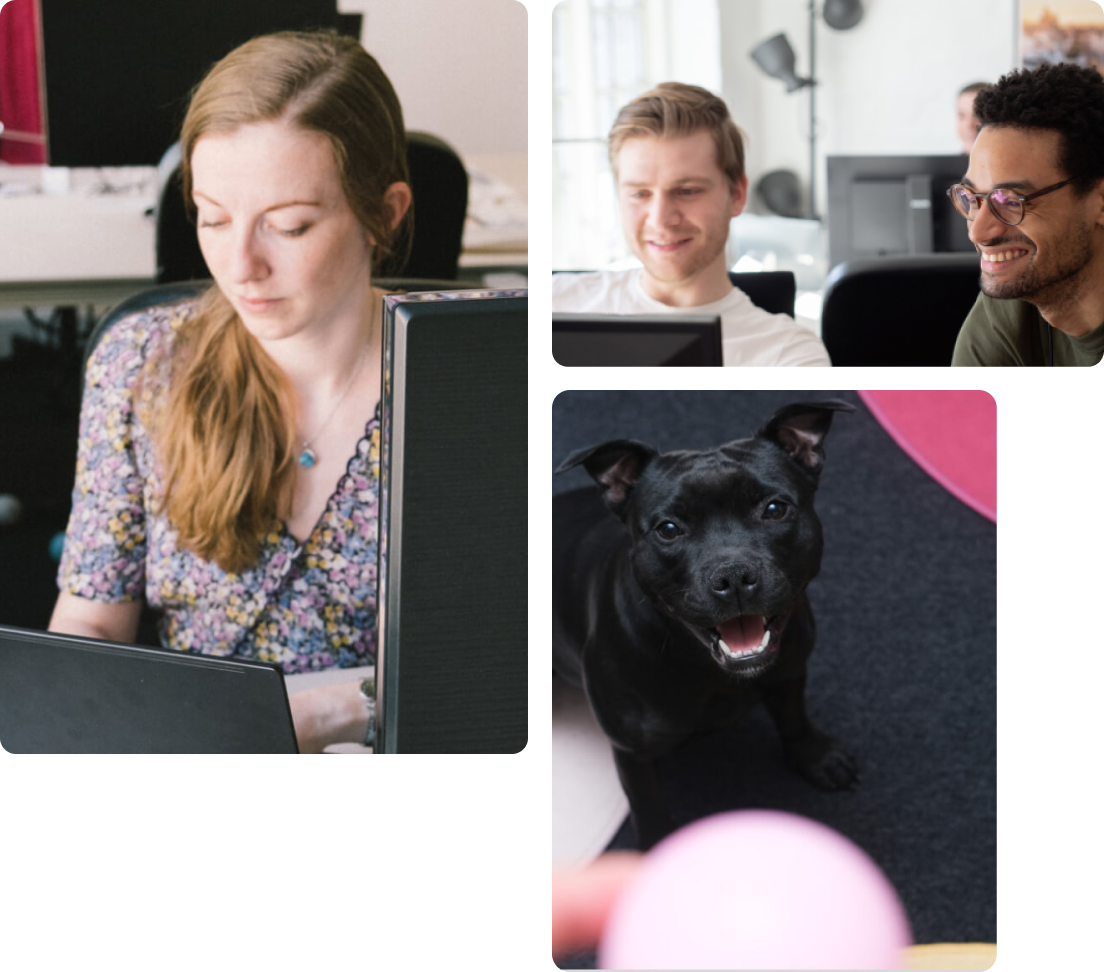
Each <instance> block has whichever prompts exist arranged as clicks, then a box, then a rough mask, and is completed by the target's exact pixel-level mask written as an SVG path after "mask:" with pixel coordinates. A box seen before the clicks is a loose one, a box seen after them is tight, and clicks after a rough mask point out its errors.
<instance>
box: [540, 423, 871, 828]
mask: <svg viewBox="0 0 1104 972" xmlns="http://www.w3.org/2000/svg"><path fill="white" fill-rule="evenodd" d="M853 411H854V407H853V406H851V405H849V404H847V403H846V402H839V401H826V402H819V403H815V404H796V405H789V406H787V407H786V408H783V409H782V410H781V411H779V412H778V413H777V414H775V415H774V416H773V417H772V418H771V419H770V420H769V421H768V422H767V423H766V425H764V426H763V427H762V428H761V429H760V430H759V431H758V433H756V435H755V437H754V438H751V439H741V440H738V441H736V442H729V443H727V444H726V445H722V446H719V447H718V448H716V449H713V450H710V451H707V452H669V453H664V454H660V453H658V452H657V451H656V450H655V449H653V448H651V447H650V446H647V445H644V444H643V443H640V442H634V441H629V440H618V441H614V442H607V443H605V444H604V445H599V446H595V447H594V448H591V449H583V450H581V451H578V452H574V453H572V454H571V455H570V456H568V457H567V459H565V460H564V462H563V463H562V464H561V465H560V467H559V468H558V469H557V470H556V472H563V471H564V470H567V469H571V468H572V467H574V466H577V465H580V464H582V465H583V466H585V468H586V470H587V472H588V473H590V475H591V476H592V477H593V478H594V479H595V481H596V482H597V483H598V485H599V487H600V489H599V490H595V489H593V488H589V487H588V488H586V489H579V490H574V491H571V492H568V493H563V494H561V495H559V496H557V497H555V499H554V501H553V507H552V522H553V553H552V557H553V560H552V602H553V604H552V611H553V666H554V668H555V670H556V672H557V673H558V674H559V675H561V676H563V677H565V678H567V679H568V680H569V681H571V682H573V683H575V684H577V685H582V686H583V687H584V688H585V690H586V694H587V698H588V699H589V701H590V706H591V709H592V710H593V712H594V715H595V717H596V718H597V720H598V723H599V725H601V727H602V729H603V731H604V732H605V734H606V735H607V736H608V737H609V739H610V741H611V742H612V743H613V747H614V757H615V760H616V763H617V771H618V775H619V777H620V779H621V785H622V787H623V788H624V790H625V795H626V796H627V797H628V799H629V805H630V807H631V810H632V817H633V822H634V825H635V827H636V834H637V839H638V841H639V842H640V845H641V846H642V847H643V848H648V847H651V846H652V845H653V844H655V843H656V842H657V841H658V840H660V839H661V838H662V837H664V836H665V835H666V834H667V833H669V832H670V831H671V829H672V823H671V820H670V817H669V815H668V812H667V808H666V804H665V801H664V799H663V797H662V793H661V790H660V785H659V779H658V777H657V775H656V772H655V766H654V761H655V759H656V758H658V757H660V756H662V755H664V754H666V753H668V752H670V751H671V750H672V749H674V748H675V747H677V746H678V745H679V744H680V743H682V742H684V741H686V740H687V739H688V738H690V737H691V736H692V735H694V734H696V733H697V732H699V731H701V730H703V729H712V728H719V727H721V726H724V725H727V724H729V723H731V722H732V721H734V720H735V719H737V718H739V716H740V715H741V714H743V713H744V712H746V711H747V710H748V709H749V708H750V707H751V706H753V705H755V704H756V703H758V702H763V703H764V704H765V705H766V706H767V709H768V710H769V712H770V714H771V716H772V718H773V720H774V723H775V725H776V726H777V728H778V732H779V734H780V735H781V737H782V741H783V744H784V747H785V751H786V755H787V757H788V759H789V760H790V762H791V764H792V765H793V766H794V767H795V768H796V769H797V771H798V772H799V773H801V774H802V775H803V776H804V777H805V778H806V779H808V780H810V781H811V782H813V783H815V784H816V785H818V786H821V787H823V788H825V789H833V790H834V789H847V788H849V787H851V786H852V785H853V784H854V783H855V782H856V781H857V779H858V777H857V773H856V768H855V763H854V761H853V760H852V758H851V757H850V756H849V755H848V754H847V753H846V752H844V751H843V750H842V749H841V748H840V747H839V746H838V745H837V744H836V743H835V742H834V741H833V740H832V739H830V738H829V737H828V736H826V735H825V734H824V733H822V732H820V731H819V730H818V729H816V728H815V727H814V726H813V725H812V724H811V723H810V722H809V718H808V716H807V715H806V713H805V663H806V661H807V660H808V658H809V655H810V653H811V652H812V650H813V642H814V640H815V628H814V625H813V615H812V611H811V610H810V607H809V601H808V598H807V597H806V594H805V589H806V587H807V586H808V584H809V582H810V581H811V580H812V579H813V578H814V577H815V576H816V575H817V573H818V571H819V570H820V558H821V550H822V546H823V540H822V534H821V526H820V520H819V519H818V518H817V515H816V512H815V511H814V510H813V495H814V493H815V492H816V488H817V483H818V480H819V477H820V471H821V468H822V466H823V464H824V449H823V446H822V443H823V440H824V437H825V435H826V434H827V432H828V429H829V427H830V425H831V423H832V415H833V413H834V412H853ZM609 511H612V512H613V513H614V514H616V518H614V517H612V516H610V515H609Z"/></svg>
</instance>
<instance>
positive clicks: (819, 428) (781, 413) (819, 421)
mask: <svg viewBox="0 0 1104 972" xmlns="http://www.w3.org/2000/svg"><path fill="white" fill-rule="evenodd" d="M853 411H855V406H854V405H852V404H850V403H849V402H843V401H839V400H838V399H829V400H828V401H824V402H797V403H795V404H793V405H787V406H786V407H785V408H781V409H779V410H778V411H777V412H775V413H774V415H772V416H771V417H770V419H769V420H768V421H767V424H766V425H764V426H763V427H762V428H761V429H760V430H759V431H758V432H756V433H755V434H756V435H757V436H758V437H759V438H761V439H766V440H767V441H769V442H773V443H775V445H778V446H781V448H783V449H784V450H785V451H786V452H787V453H789V455H790V456H791V457H793V459H795V460H796V461H797V462H798V463H799V464H800V465H801V467H802V468H803V469H804V470H805V471H806V472H808V473H810V474H811V475H812V476H813V477H814V478H819V477H820V470H821V469H822V468H823V466H824V445H823V443H824V437H825V436H826V435H827V434H828V429H830V428H831V427H832V415H833V413H835V412H853Z"/></svg>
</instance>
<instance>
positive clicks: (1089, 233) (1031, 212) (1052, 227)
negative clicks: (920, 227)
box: [950, 64, 1104, 365]
mask: <svg viewBox="0 0 1104 972" xmlns="http://www.w3.org/2000/svg"><path fill="white" fill-rule="evenodd" d="M974 112H975V114H976V115H977V118H978V121H979V122H980V123H981V131H980V132H979V134H978V137H977V141H976V142H975V143H974V147H973V150H972V151H971V153H970V167H969V170H968V171H967V174H966V178H965V179H963V181H962V184H961V185H958V186H954V187H953V188H952V189H951V190H950V192H951V198H952V199H953V200H954V203H955V206H956V207H957V208H958V210H959V212H961V213H962V214H963V215H964V216H965V217H966V218H967V219H968V220H969V221H970V239H971V240H972V241H973V243H974V246H975V247H976V248H977V251H978V253H979V254H980V255H981V281H980V286H981V294H980V295H979V296H978V299H977V303H976V304H975V305H974V308H973V310H972V311H971V312H970V314H969V316H968V317H967V318H966V321H965V323H964V324H963V325H962V330H961V331H960V332H959V335H958V342H957V344H956V345H955V352H954V360H953V363H954V364H956V365H1051V364H1053V365H1095V364H1097V363H1098V362H1099V361H1100V360H1101V357H1104V78H1102V77H1101V76H1100V74H1098V73H1097V72H1096V71H1095V70H1093V69H1091V68H1082V67H1077V66H1076V65H1073V64H1044V65H1043V66H1041V67H1039V68H1036V69H1035V70H1033V71H1023V70H1020V71H1013V72H1011V73H1010V74H1007V75H1005V76H1004V77H1003V78H1001V79H1000V80H999V81H998V82H997V83H996V84H995V85H994V86H993V87H992V88H991V89H990V90H987V91H982V92H980V93H979V94H978V96H977V98H976V100H975V102H974Z"/></svg>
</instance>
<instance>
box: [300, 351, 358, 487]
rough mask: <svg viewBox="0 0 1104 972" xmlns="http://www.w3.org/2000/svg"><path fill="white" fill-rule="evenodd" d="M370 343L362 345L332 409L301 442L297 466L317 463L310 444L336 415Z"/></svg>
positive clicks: (351, 385) (316, 457)
mask: <svg viewBox="0 0 1104 972" xmlns="http://www.w3.org/2000/svg"><path fill="white" fill-rule="evenodd" d="M371 343H372V342H371V341H368V343H367V344H365V345H364V349H363V350H362V351H361V352H360V357H359V358H357V363H356V365H355V366H354V367H353V373H352V374H351V375H349V380H348V381H347V382H345V387H344V388H343V389H341V394H340V395H338V396H337V401H336V402H334V406H333V408H331V409H330V414H329V415H327V416H326V418H325V419H324V420H323V422H322V424H321V425H320V426H318V428H317V429H315V430H314V435H312V436H311V437H310V438H309V439H304V440H303V451H302V452H300V453H299V465H300V466H302V467H303V468H304V469H310V467H311V466H313V465H314V464H315V463H316V462H318V456H317V455H316V454H315V452H314V450H313V449H312V448H311V447H310V446H311V443H312V442H313V441H314V440H315V439H317V438H318V436H319V435H320V434H321V432H322V430H323V429H324V428H325V427H326V426H327V425H328V424H329V421H330V419H332V418H333V417H334V415H336V414H337V409H338V407H339V406H340V405H341V403H342V402H343V401H344V400H345V396H346V395H347V394H348V393H349V389H350V388H352V387H353V382H354V381H355V380H356V376H357V375H358V374H359V373H360V366H361V365H362V364H364V359H365V358H366V357H367V356H368V348H369V346H370V345H371Z"/></svg>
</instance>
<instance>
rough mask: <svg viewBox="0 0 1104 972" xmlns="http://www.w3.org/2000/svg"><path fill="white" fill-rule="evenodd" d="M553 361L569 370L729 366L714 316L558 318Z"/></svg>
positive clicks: (554, 326) (555, 319)
mask: <svg viewBox="0 0 1104 972" xmlns="http://www.w3.org/2000/svg"><path fill="white" fill-rule="evenodd" d="M552 357H553V358H555V359H556V360H557V361H558V362H559V363H560V364H562V365H564V366H566V367H614V368H617V367H630V368H648V367H656V366H668V367H695V366H698V367H711V366H718V365H722V364H724V358H723V350H722V344H721V319H720V317H718V316H716V315H710V314H632V315H629V314H567V313H556V314H553V315H552Z"/></svg>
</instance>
